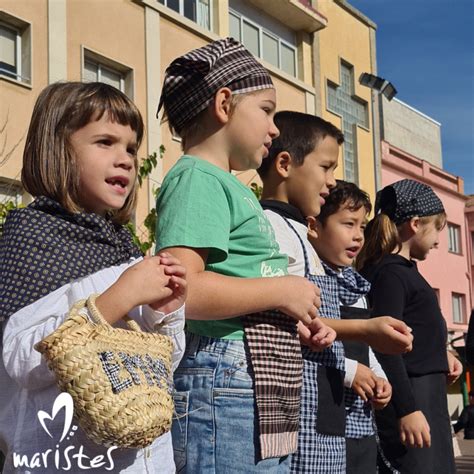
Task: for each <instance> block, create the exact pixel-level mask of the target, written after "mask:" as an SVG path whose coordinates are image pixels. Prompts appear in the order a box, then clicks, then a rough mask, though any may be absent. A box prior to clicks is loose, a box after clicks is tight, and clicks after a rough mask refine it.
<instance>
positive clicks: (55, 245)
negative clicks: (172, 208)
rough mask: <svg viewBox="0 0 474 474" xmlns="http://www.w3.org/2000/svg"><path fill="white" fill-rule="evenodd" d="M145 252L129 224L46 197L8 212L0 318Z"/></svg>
mask: <svg viewBox="0 0 474 474" xmlns="http://www.w3.org/2000/svg"><path fill="white" fill-rule="evenodd" d="M140 256H141V253H140V251H139V250H138V248H137V247H136V246H135V245H134V244H133V242H132V238H131V235H130V233H129V232H128V230H127V229H126V228H125V227H123V226H121V225H118V224H113V223H111V222H109V221H107V220H106V219H105V218H103V217H101V216H98V215H97V214H86V213H79V214H72V213H70V212H68V211H66V210H65V209H63V208H62V207H61V206H60V205H59V204H58V203H57V202H55V201H53V200H52V199H49V198H46V197H39V198H37V199H35V201H34V202H33V203H31V204H30V205H29V206H28V207H26V208H24V209H18V210H15V211H12V212H10V213H9V214H8V217H7V220H6V222H5V225H4V228H3V235H2V239H1V240H0V263H1V268H0V321H1V320H3V319H5V318H8V317H9V316H11V315H12V314H14V313H16V312H17V311H18V310H20V309H21V308H23V307H25V306H28V305H29V304H31V303H33V302H35V301H36V300H38V299H40V298H42V297H43V296H46V295H47V294H48V293H51V292H52V291H54V290H56V289H58V288H60V287H61V286H63V285H65V284H67V283H70V282H72V281H74V280H76V279H78V278H82V277H85V276H87V275H91V274H92V273H95V272H97V271H99V270H102V269H104V268H107V267H110V266H113V265H119V264H121V263H125V262H127V261H128V260H129V259H130V258H132V257H140Z"/></svg>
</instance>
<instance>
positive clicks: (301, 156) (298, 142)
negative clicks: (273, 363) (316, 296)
mask: <svg viewBox="0 0 474 474" xmlns="http://www.w3.org/2000/svg"><path fill="white" fill-rule="evenodd" d="M274 120H275V124H276V125H277V127H278V128H279V130H280V136H279V137H278V138H276V139H274V140H273V143H272V147H271V149H270V153H269V156H268V158H266V159H265V160H264V161H263V163H262V165H261V167H260V168H259V169H258V172H259V174H260V177H261V178H262V181H263V184H264V186H263V200H262V201H261V204H262V207H263V208H264V209H265V213H266V215H267V217H268V218H269V220H270V222H271V223H272V226H273V229H274V232H275V236H276V239H277V241H278V243H279V246H280V250H281V252H283V253H285V254H287V256H288V263H289V265H288V271H289V273H290V274H293V275H299V276H305V277H306V278H307V280H309V281H311V282H312V283H313V284H315V285H317V286H319V287H320V288H321V299H322V305H321V307H320V315H321V316H322V318H321V319H322V320H323V321H324V322H325V324H326V325H328V326H330V327H332V328H333V329H335V330H336V332H337V336H338V338H339V339H351V340H356V341H360V342H365V343H369V344H373V345H375V346H377V348H378V350H381V351H382V352H391V353H403V352H404V351H406V350H408V349H409V348H410V346H411V340H412V338H411V335H410V333H409V329H408V328H407V327H406V326H405V325H402V326H400V325H399V323H400V321H397V322H395V320H394V319H393V318H388V317H382V318H380V319H376V318H375V319H370V320H367V319H354V320H341V319H340V306H341V301H340V292H339V287H340V277H341V275H340V274H341V272H340V271H339V269H334V268H332V267H331V265H328V264H327V263H325V262H321V260H320V259H319V257H318V254H317V253H316V251H315V250H314V248H313V247H312V245H311V243H310V241H309V238H308V225H309V223H314V221H315V216H318V215H319V213H320V212H321V208H322V206H323V205H324V203H325V200H326V199H328V198H329V195H330V190H331V189H333V188H334V187H335V186H336V182H335V179H334V174H333V173H334V169H335V168H336V166H337V160H338V153H339V145H340V144H341V143H342V142H343V136H342V133H341V132H340V130H338V129H337V128H336V127H335V126H333V125H332V124H331V123H329V122H326V121H325V120H322V119H321V118H319V117H315V116H312V115H308V114H303V113H299V112H289V111H284V112H278V113H277V114H276V115H275V119H274ZM364 212H365V209H364ZM347 265H350V262H349V263H347V262H344V267H346V266H347ZM346 273H347V272H346ZM358 278H359V279H360V277H358ZM359 279H358V280H357V282H356V288H355V291H354V293H355V294H352V293H351V295H350V297H347V295H343V296H344V298H343V300H344V302H345V304H352V303H354V302H355V301H356V300H358V299H359V298H360V296H362V295H363V294H364V291H366V290H365V289H364V290H362V291H360V290H359V288H358V286H357V283H358V282H359V281H361V280H362V279H360V280H359ZM313 339H314V337H313V335H312V334H311V327H309V328H307V327H305V326H302V325H300V341H301V342H302V352H303V361H304V371H303V389H302V401H301V405H302V406H301V415H300V432H299V436H298V450H297V452H296V454H295V455H293V456H292V464H291V469H292V472H304V473H325V472H327V473H329V472H330V473H332V474H334V473H341V474H342V473H345V472H346V443H345V435H346V421H345V420H346V410H345V405H344V376H345V370H346V361H345V358H344V348H343V346H342V343H341V342H340V341H336V342H335V343H334V344H333V345H332V346H331V347H330V348H327V349H325V350H323V351H322V352H320V353H317V352H314V351H312V350H311V348H310V347H308V346H310V345H311V342H312V340H313ZM353 364H354V363H353ZM355 364H357V362H355ZM367 370H369V369H367ZM359 372H361V371H359ZM367 379H369V380H367ZM357 380H358V377H357V376H356V385H357ZM360 383H361V386H362V387H364V388H366V391H367V392H369V395H370V396H373V390H374V388H375V382H374V381H373V379H371V378H370V377H366V378H365V379H364V381H361V382H360ZM366 384H368V386H367V387H366ZM377 386H378V387H379V389H380V382H379V383H378V385H377ZM370 390H372V392H370ZM376 391H377V390H376ZM364 393H366V392H364Z"/></svg>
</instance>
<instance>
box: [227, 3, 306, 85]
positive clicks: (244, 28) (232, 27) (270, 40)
mask: <svg viewBox="0 0 474 474" xmlns="http://www.w3.org/2000/svg"><path fill="white" fill-rule="evenodd" d="M229 31H230V36H232V37H233V38H235V39H236V40H237V41H240V42H241V43H242V44H243V45H244V46H245V47H246V48H247V49H248V50H249V51H250V52H251V53H252V54H253V55H255V56H257V57H259V58H262V59H264V60H265V61H267V62H268V63H270V64H272V65H273V66H275V67H277V68H279V69H281V70H282V71H285V72H286V73H288V74H290V75H292V76H295V77H296V76H297V71H296V64H297V49H296V46H294V45H292V44H290V43H289V42H287V41H285V40H283V39H282V38H281V37H279V36H278V35H276V34H274V33H273V32H271V31H270V30H268V29H266V28H263V27H262V26H260V25H258V24H257V23H255V22H253V21H252V20H250V19H249V18H247V17H245V16H243V15H242V14H241V13H238V12H236V11H235V10H229Z"/></svg>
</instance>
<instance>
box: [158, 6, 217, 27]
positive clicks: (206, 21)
mask: <svg viewBox="0 0 474 474" xmlns="http://www.w3.org/2000/svg"><path fill="white" fill-rule="evenodd" d="M158 1H159V2H160V3H161V4H162V5H165V6H167V7H168V8H171V10H174V11H175V12H176V13H179V14H180V15H183V16H184V17H186V18H189V19H190V20H192V21H194V22H195V23H197V24H198V25H199V26H202V27H203V28H205V29H206V30H209V31H211V24H212V21H211V0H158Z"/></svg>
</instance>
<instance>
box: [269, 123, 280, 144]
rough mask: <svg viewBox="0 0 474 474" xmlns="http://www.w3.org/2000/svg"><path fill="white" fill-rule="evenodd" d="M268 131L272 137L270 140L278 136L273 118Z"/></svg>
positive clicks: (278, 131) (278, 132)
mask: <svg viewBox="0 0 474 474" xmlns="http://www.w3.org/2000/svg"><path fill="white" fill-rule="evenodd" d="M268 133H269V135H270V136H271V137H272V140H273V139H274V138H278V137H279V136H280V130H278V127H277V126H276V125H275V122H274V121H273V120H272V124H271V127H270V131H269V132H268Z"/></svg>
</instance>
